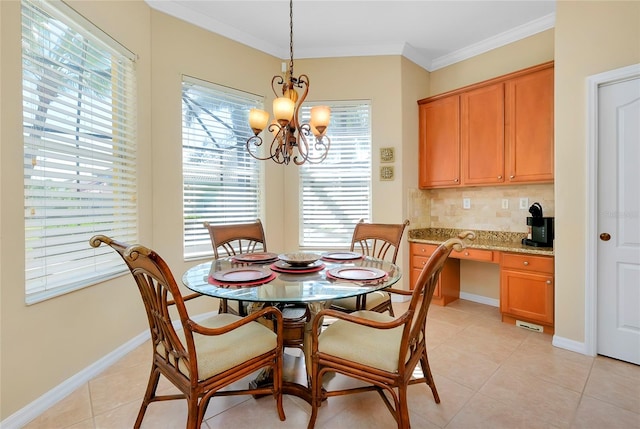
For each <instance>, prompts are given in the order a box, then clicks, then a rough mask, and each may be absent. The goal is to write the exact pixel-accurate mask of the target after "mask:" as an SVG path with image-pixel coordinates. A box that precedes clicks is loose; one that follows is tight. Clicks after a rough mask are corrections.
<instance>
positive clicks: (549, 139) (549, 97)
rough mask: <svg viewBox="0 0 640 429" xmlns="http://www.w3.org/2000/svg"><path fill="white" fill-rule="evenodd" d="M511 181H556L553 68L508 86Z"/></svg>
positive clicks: (520, 79)
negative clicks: (554, 171)
mask: <svg viewBox="0 0 640 429" xmlns="http://www.w3.org/2000/svg"><path fill="white" fill-rule="evenodd" d="M505 95H506V106H505V119H506V121H505V136H506V150H507V153H506V155H507V156H506V158H507V162H508V164H507V165H508V174H509V181H510V182H512V183H525V182H552V181H553V68H546V69H542V70H538V71H536V72H533V73H528V74H525V75H523V76H520V77H516V78H513V79H509V80H508V81H507V82H506V83H505Z"/></svg>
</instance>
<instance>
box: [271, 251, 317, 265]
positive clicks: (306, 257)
mask: <svg viewBox="0 0 640 429" xmlns="http://www.w3.org/2000/svg"><path fill="white" fill-rule="evenodd" d="M320 258H321V256H320V255H318V254H316V253H283V254H281V255H278V259H280V260H281V261H284V262H286V263H287V264H289V265H291V266H292V267H306V266H308V265H309V264H312V263H314V262H316V261H317V260H318V259H320Z"/></svg>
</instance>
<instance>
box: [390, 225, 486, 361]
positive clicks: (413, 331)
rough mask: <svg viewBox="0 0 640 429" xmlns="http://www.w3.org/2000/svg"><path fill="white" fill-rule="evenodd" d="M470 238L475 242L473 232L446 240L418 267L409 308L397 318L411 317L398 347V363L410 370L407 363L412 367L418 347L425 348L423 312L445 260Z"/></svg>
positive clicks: (417, 356)
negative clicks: (405, 365) (405, 364)
mask: <svg viewBox="0 0 640 429" xmlns="http://www.w3.org/2000/svg"><path fill="white" fill-rule="evenodd" d="M473 239H475V233H473V232H471V231H465V232H463V233H460V234H459V235H458V237H455V238H450V239H448V240H446V241H445V242H444V243H442V244H440V245H439V246H438V247H437V248H436V250H435V251H434V252H433V254H431V257H430V258H429V260H428V261H427V263H426V264H425V265H424V267H423V268H422V271H421V272H420V276H419V277H418V280H417V281H416V284H415V285H414V289H413V292H412V294H411V301H410V303H409V308H408V309H407V311H406V312H405V314H404V315H403V316H401V317H409V318H411V323H408V324H407V325H405V332H404V334H403V338H402V343H401V345H400V359H401V360H400V361H399V362H406V363H407V367H410V368H413V367H412V366H411V363H413V364H415V360H416V359H419V358H420V356H419V354H420V353H417V354H414V352H419V350H420V349H421V347H426V345H425V341H426V333H425V327H426V321H427V312H428V310H429V305H430V304H431V299H432V298H433V292H434V291H435V289H436V286H437V284H438V278H439V277H440V273H441V272H442V269H443V268H444V264H445V262H446V261H447V258H448V257H449V255H450V254H451V251H452V250H454V249H455V250H456V251H458V252H459V251H461V250H462V249H464V248H465V247H467V243H468V242H469V241H470V240H473ZM407 353H409V356H407Z"/></svg>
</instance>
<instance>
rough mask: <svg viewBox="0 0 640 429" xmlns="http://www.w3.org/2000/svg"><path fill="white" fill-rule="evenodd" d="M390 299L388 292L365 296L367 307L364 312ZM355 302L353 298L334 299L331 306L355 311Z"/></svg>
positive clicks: (377, 292)
mask: <svg viewBox="0 0 640 429" xmlns="http://www.w3.org/2000/svg"><path fill="white" fill-rule="evenodd" d="M390 299H391V295H389V292H384V291H379V290H378V291H375V292H371V293H368V294H367V305H366V310H371V309H372V308H373V307H376V306H378V305H380V304H382V303H383V302H387V301H389V300H390ZM356 300H357V298H356V297H355V296H352V297H350V298H340V299H334V300H333V302H332V305H335V306H336V307H340V308H344V309H346V310H351V311H355V310H356Z"/></svg>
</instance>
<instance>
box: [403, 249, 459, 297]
mask: <svg viewBox="0 0 640 429" xmlns="http://www.w3.org/2000/svg"><path fill="white" fill-rule="evenodd" d="M437 247H438V246H437V245H435V244H422V243H410V245H409V253H410V256H409V263H410V265H411V272H410V273H409V283H410V288H411V290H413V288H414V286H415V284H416V282H417V281H418V277H419V276H420V273H421V272H422V268H423V267H424V265H425V264H426V263H427V261H428V260H429V257H430V256H431V254H432V253H433V252H434V251H435V249H436V248H437ZM452 253H453V252H452ZM458 298H460V261H459V260H458V259H451V258H448V259H447V261H446V262H445V264H444V267H443V268H442V272H441V273H440V278H439V279H438V284H437V286H436V289H435V291H434V292H433V298H432V300H431V303H432V304H437V305H447V304H449V303H450V302H452V301H455V300H457V299H458Z"/></svg>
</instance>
